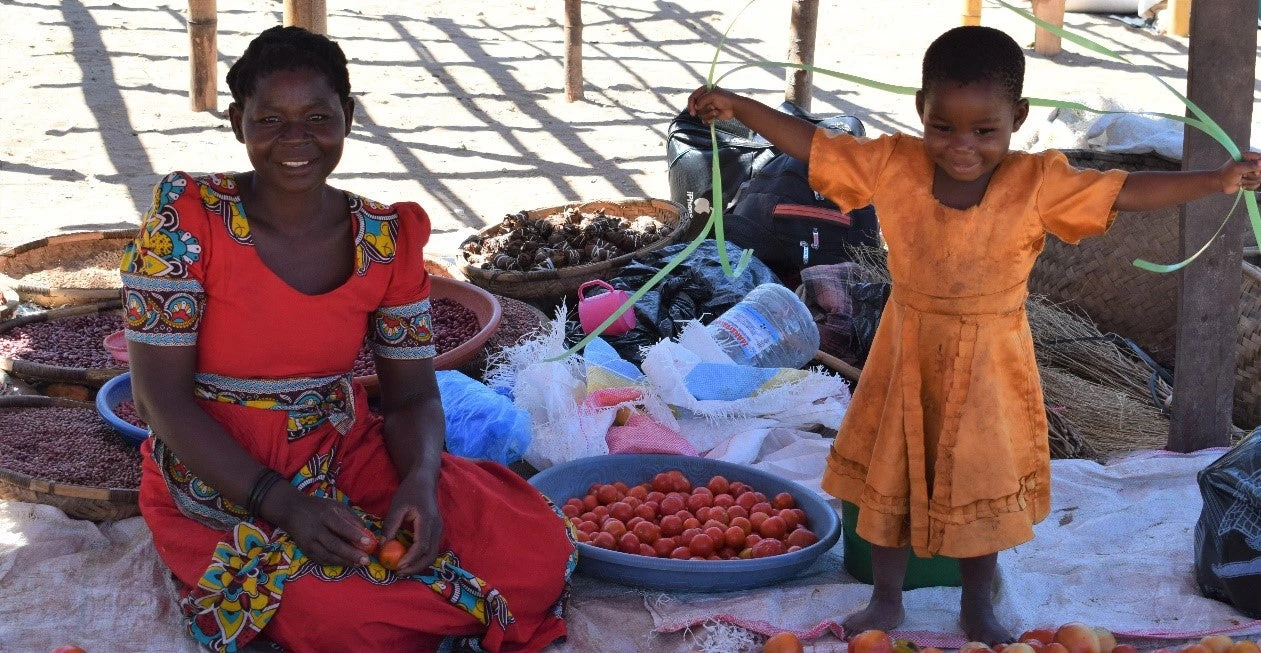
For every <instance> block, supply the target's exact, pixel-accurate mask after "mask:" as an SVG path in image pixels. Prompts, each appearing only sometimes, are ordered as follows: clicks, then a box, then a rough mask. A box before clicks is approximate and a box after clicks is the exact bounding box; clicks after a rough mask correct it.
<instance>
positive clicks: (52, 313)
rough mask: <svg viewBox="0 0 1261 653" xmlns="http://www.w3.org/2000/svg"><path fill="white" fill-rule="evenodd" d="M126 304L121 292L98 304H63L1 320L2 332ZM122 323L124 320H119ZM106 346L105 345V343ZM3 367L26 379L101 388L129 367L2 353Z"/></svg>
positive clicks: (0, 331) (1, 362) (0, 333)
mask: <svg viewBox="0 0 1261 653" xmlns="http://www.w3.org/2000/svg"><path fill="white" fill-rule="evenodd" d="M121 306H122V301H121V300H119V299H117V295H115V298H114V299H112V300H111V301H107V302H99V303H96V304H82V305H78V306H64V307H62V308H54V309H50V310H47V311H40V312H38V313H31V314H30V315H23V316H22V317H16V318H13V319H11V320H5V321H3V322H0V335H3V334H5V333H7V332H8V331H9V330H10V329H14V328H17V327H20V326H23V325H25V324H32V323H35V322H48V321H51V320H58V319H62V318H67V317H74V316H76V315H85V314H87V313H95V312H98V311H100V312H104V311H112V310H117V309H118V308H120V307H121ZM119 326H120V327H121V321H120V323H119ZM102 346H104V345H102ZM0 370H3V371H5V372H8V373H9V374H12V375H13V376H15V377H17V378H19V379H22V380H24V381H30V382H34V383H69V384H73V385H81V386H84V387H87V388H99V387H101V386H102V385H104V383H105V382H106V381H108V380H110V379H112V378H114V377H116V376H118V375H119V374H122V373H123V372H126V371H127V368H126V367H102V368H87V367H62V366H58V365H45V364H43V363H33V362H31V361H25V360H22V359H20V358H8V357H6V356H0Z"/></svg>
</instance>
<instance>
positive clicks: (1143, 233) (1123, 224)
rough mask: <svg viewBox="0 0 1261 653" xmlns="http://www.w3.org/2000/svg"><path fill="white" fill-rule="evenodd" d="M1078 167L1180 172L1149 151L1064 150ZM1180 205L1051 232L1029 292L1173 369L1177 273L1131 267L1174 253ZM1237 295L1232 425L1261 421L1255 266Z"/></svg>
mask: <svg viewBox="0 0 1261 653" xmlns="http://www.w3.org/2000/svg"><path fill="white" fill-rule="evenodd" d="M1064 154H1065V155H1067V156H1068V159H1069V161H1070V162H1071V163H1072V164H1073V165H1075V166H1077V167H1079V168H1095V169H1111V168H1120V169H1123V170H1178V169H1180V167H1181V165H1180V163H1179V162H1177V161H1173V160H1171V159H1167V158H1164V157H1160V156H1156V155H1153V154H1119V153H1111V152H1094V151H1089V150H1065V151H1064ZM1180 239H1181V235H1180V233H1179V209H1178V207H1170V208H1164V209H1159V210H1155V211H1142V212H1137V213H1135V214H1128V213H1126V214H1122V215H1120V216H1119V217H1118V218H1117V220H1116V222H1115V223H1114V224H1113V225H1112V228H1111V229H1109V230H1108V233H1107V234H1105V235H1103V236H1101V237H1098V238H1088V239H1086V240H1084V241H1082V242H1081V244H1080V245H1076V246H1072V245H1066V244H1064V243H1063V242H1061V241H1060V240H1058V239H1056V238H1054V237H1049V238H1047V240H1046V249H1045V251H1043V253H1042V255H1041V256H1040V257H1038V261H1037V263H1036V264H1035V265H1034V267H1033V273H1032V275H1031V276H1030V277H1029V290H1030V291H1031V292H1034V293H1037V294H1041V295H1046V296H1047V297H1050V298H1051V299H1052V300H1054V301H1056V302H1062V303H1065V304H1068V305H1070V306H1073V307H1076V308H1078V309H1080V310H1082V311H1084V312H1085V313H1086V315H1088V316H1090V319H1091V320H1092V321H1093V322H1094V323H1095V324H1096V325H1098V327H1099V330H1100V331H1102V332H1104V333H1108V332H1112V333H1116V334H1119V335H1122V336H1125V337H1127V338H1129V339H1131V340H1133V341H1134V342H1136V343H1138V345H1139V346H1140V347H1142V348H1143V350H1144V351H1146V352H1148V353H1149V354H1151V356H1152V357H1153V358H1154V359H1155V360H1156V361H1157V362H1159V363H1161V364H1162V365H1165V366H1166V367H1172V366H1173V363H1174V353H1175V344H1176V336H1177V327H1178V275H1176V274H1156V273H1152V272H1146V271H1143V270H1140V269H1138V268H1136V267H1134V265H1133V264H1132V261H1133V260H1134V259H1136V258H1143V259H1147V260H1149V261H1174V260H1177V259H1179V258H1180V255H1181V247H1180ZM1241 274H1243V292H1242V293H1241V296H1240V313H1241V316H1240V321H1239V331H1238V333H1239V336H1238V358H1237V365H1236V376H1235V405H1234V414H1233V418H1234V422H1235V423H1236V424H1238V425H1241V426H1245V427H1247V426H1255V425H1257V424H1261V328H1259V326H1261V270H1259V269H1258V268H1257V267H1256V266H1253V265H1251V264H1248V263H1244V264H1243V269H1242V271H1241Z"/></svg>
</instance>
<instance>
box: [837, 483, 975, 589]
mask: <svg viewBox="0 0 1261 653" xmlns="http://www.w3.org/2000/svg"><path fill="white" fill-rule="evenodd" d="M857 524H858V506H856V505H854V504H852V503H850V502H848V501H842V502H841V530H842V533H843V535H842V537H843V538H844V541H845V571H847V572H849V575H850V576H853V577H854V578H856V579H858V580H859V581H862V582H864V583H867V584H868V585H870V584H871V583H872V577H871V544H869V543H868V542H867V540H864V539H863V538H861V537H859V536H858V533H857V532H855V530H854V528H855V526H856V525H857ZM962 583H963V581H962V579H961V578H960V577H959V561H958V560H957V559H955V558H947V557H945V556H932V557H931V558H920V557H918V556H915V555H911V559H910V560H909V561H908V562H907V565H906V579H905V580H904V581H903V582H902V589H904V590H913V589H916V588H919V587H958V586H959V585H961V584H962Z"/></svg>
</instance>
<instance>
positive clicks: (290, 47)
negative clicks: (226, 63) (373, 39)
mask: <svg viewBox="0 0 1261 653" xmlns="http://www.w3.org/2000/svg"><path fill="white" fill-rule="evenodd" d="M302 68H309V69H311V70H313V71H315V72H317V73H319V74H321V75H323V76H324V78H325V79H327V80H328V83H329V85H330V86H332V87H333V90H334V91H336V92H337V97H338V98H340V99H341V102H342V104H345V103H346V101H348V100H349V99H350V72H349V71H348V70H347V69H346V55H345V54H343V53H342V49H341V48H340V47H339V46H338V45H337V44H336V43H334V42H333V41H332V40H330V39H329V38H328V37H326V36H324V35H322V34H314V33H312V32H308V31H306V30H304V29H302V28H301V27H280V26H276V27H272V28H270V29H268V30H267V31H265V32H263V33H262V34H259V35H258V36H257V37H255V38H254V40H253V41H250V44H249V47H247V48H245V53H244V54H242V55H241V58H240V59H237V60H236V63H234V64H232V68H230V69H228V88H230V89H232V99H233V100H234V101H235V102H237V103H238V104H240V103H244V102H245V98H248V97H249V96H250V95H252V94H253V93H254V87H255V86H256V85H257V84H258V80H259V79H261V78H263V77H266V76H267V75H269V74H271V73H274V72H276V71H278V70H299V69H302Z"/></svg>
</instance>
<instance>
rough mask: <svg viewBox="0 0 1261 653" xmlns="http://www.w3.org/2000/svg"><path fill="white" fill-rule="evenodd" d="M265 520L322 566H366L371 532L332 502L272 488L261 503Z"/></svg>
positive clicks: (371, 536) (287, 489) (340, 505)
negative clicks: (284, 533)
mask: <svg viewBox="0 0 1261 653" xmlns="http://www.w3.org/2000/svg"><path fill="white" fill-rule="evenodd" d="M263 512H264V515H263V516H264V518H267V515H269V514H270V515H272V516H274V517H275V519H268V521H271V523H273V524H276V525H277V526H279V527H281V528H283V529H284V530H285V532H287V533H289V536H290V537H292V538H293V541H294V542H296V543H297V544H298V548H299V549H302V553H304V554H306V556H307V557H309V558H311V559H312V560H314V561H315V562H317V563H319V564H321V565H341V566H343V567H355V566H360V565H366V564H368V554H367V551H370V550H372V548H373V544H374V542H373V539H374V538H373V535H372V531H370V530H368V528H367V527H366V526H364V523H363V521H362V520H360V519H359V516H358V515H356V514H355V512H354V511H353V510H351V509H350V508H348V507H346V506H345V505H343V504H341V503H339V502H337V501H334V500H333V499H323V498H319V497H313V496H309V495H306V494H302V493H300V492H298V491H297V490H294V489H293V488H291V487H277V488H273V489H272V490H271V491H270V492H268V493H267V497H266V498H265V499H264V502H263Z"/></svg>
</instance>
